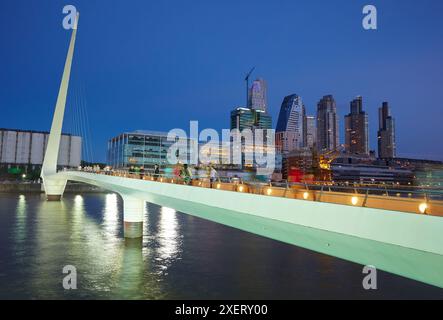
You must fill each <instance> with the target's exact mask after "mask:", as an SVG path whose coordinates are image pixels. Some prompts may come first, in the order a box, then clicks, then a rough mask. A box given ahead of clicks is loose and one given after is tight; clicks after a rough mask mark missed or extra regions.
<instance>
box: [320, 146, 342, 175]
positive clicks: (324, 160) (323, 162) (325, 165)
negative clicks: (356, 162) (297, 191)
mask: <svg viewBox="0 0 443 320" xmlns="http://www.w3.org/2000/svg"><path fill="white" fill-rule="evenodd" d="M339 155H340V152H339V151H337V150H332V151H328V152H325V153H323V154H321V155H320V159H319V161H318V162H319V167H320V169H323V170H331V163H332V161H334V160H335V159H336V158H337V157H338V156H339Z"/></svg>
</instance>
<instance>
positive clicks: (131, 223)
mask: <svg viewBox="0 0 443 320" xmlns="http://www.w3.org/2000/svg"><path fill="white" fill-rule="evenodd" d="M121 196H122V199H123V221H124V233H125V238H129V239H134V238H141V237H142V236H143V218H144V214H145V205H146V203H145V201H144V200H140V199H137V198H134V197H131V196H127V195H121Z"/></svg>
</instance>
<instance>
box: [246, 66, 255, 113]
mask: <svg viewBox="0 0 443 320" xmlns="http://www.w3.org/2000/svg"><path fill="white" fill-rule="evenodd" d="M254 70H255V67H253V68H252V69H251V70H250V71H249V72H248V74H247V75H246V77H245V81H246V108H247V107H249V77H250V76H251V74H252V72H253V71H254Z"/></svg>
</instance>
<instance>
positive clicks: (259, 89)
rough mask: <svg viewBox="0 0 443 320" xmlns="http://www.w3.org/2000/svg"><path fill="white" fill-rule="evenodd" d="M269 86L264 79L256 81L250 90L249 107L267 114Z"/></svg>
mask: <svg viewBox="0 0 443 320" xmlns="http://www.w3.org/2000/svg"><path fill="white" fill-rule="evenodd" d="M267 90H268V89H267V84H266V81H265V80H264V79H261V78H259V79H257V80H254V82H253V83H252V86H251V88H250V89H249V96H248V104H249V105H248V107H250V108H251V109H255V110H261V111H264V112H267V111H268V110H267V109H268V108H267V106H268V102H267Z"/></svg>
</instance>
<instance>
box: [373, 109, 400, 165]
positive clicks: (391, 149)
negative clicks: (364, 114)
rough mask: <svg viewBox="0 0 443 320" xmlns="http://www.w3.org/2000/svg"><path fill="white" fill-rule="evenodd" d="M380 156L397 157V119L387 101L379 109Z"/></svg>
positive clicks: (384, 157) (386, 157)
mask: <svg viewBox="0 0 443 320" xmlns="http://www.w3.org/2000/svg"><path fill="white" fill-rule="evenodd" d="M378 121H379V128H378V134H377V138H378V157H379V158H381V159H388V158H395V156H396V145H395V121H394V118H393V117H392V116H391V111H390V109H389V105H388V103H387V102H383V105H382V107H381V108H379V109H378Z"/></svg>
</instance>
